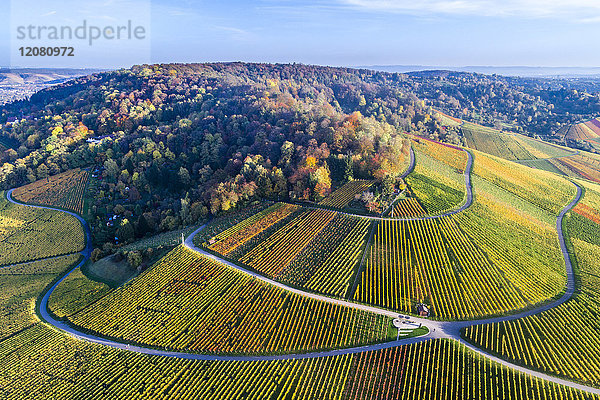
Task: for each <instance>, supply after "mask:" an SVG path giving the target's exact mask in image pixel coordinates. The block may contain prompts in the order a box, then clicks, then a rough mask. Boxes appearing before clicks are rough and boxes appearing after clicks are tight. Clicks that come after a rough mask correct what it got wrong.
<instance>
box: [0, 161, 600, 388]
mask: <svg viewBox="0 0 600 400" xmlns="http://www.w3.org/2000/svg"><path fill="white" fill-rule="evenodd" d="M469 156H470V153H469ZM471 163H472V158H471V156H470V157H469V166H468V168H467V170H468V171H470V168H471V165H470V164H471ZM466 176H468V177H467V178H465V179H467V182H468V183H469V185H468V186H467V187H469V188H470V175H468V174H466ZM575 186H576V187H577V195H576V196H575V198H574V199H573V201H571V203H569V204H568V205H567V206H566V207H564V208H563V210H562V211H561V212H560V214H559V216H558V218H557V221H556V229H557V232H558V236H559V242H560V248H561V251H562V253H563V257H564V259H565V264H566V270H567V287H566V290H565V294H564V295H563V296H562V297H561V298H560V299H559V300H557V301H555V302H552V303H550V304H546V305H544V306H541V307H538V308H535V309H531V310H527V311H524V312H522V313H518V314H514V315H507V316H501V317H496V318H489V319H484V320H477V321H452V322H443V321H433V320H427V319H421V318H416V317H411V320H413V321H415V322H417V323H421V324H423V325H424V326H426V327H427V328H429V333H428V334H427V335H424V336H421V337H416V338H410V339H401V340H397V341H390V342H385V343H379V344H373V345H367V346H360V347H353V348H343V349H337V350H327V351H317V352H310V353H298V354H282V355H254V356H227V355H210V354H193V353H185V352H177V351H168V350H159V349H152V348H147V347H140V346H134V345H128V344H125V343H120V342H116V341H113V340H110V339H105V338H102V337H99V336H95V335H91V334H87V333H84V332H80V331H78V330H76V329H75V328H73V327H72V326H70V325H68V324H67V323H65V322H63V321H59V320H56V319H55V318H53V317H52V316H51V315H50V314H49V313H48V298H49V297H50V295H51V294H52V292H53V291H54V289H55V288H56V287H57V286H58V285H59V284H60V282H62V280H63V279H65V278H66V277H67V276H69V274H70V273H71V272H73V271H74V270H75V269H77V268H79V267H81V266H82V265H83V264H84V263H85V262H86V261H87V259H88V258H89V257H90V254H91V251H90V249H91V240H88V241H87V246H86V249H84V250H83V251H82V254H83V255H84V257H85V259H84V260H83V261H82V262H81V263H80V264H79V265H77V266H76V267H74V268H73V269H72V270H71V271H70V272H69V273H67V274H66V275H65V276H63V277H62V278H61V279H60V280H59V281H58V282H56V283H55V284H54V285H53V286H52V287H51V288H50V289H49V290H48V291H47V292H46V294H45V295H44V297H43V298H42V300H41V302H40V304H39V308H40V314H41V317H42V319H43V320H44V321H46V322H47V323H49V324H50V325H52V326H54V327H55V328H56V329H58V330H60V331H63V332H64V333H67V334H69V335H70V336H72V337H74V338H76V339H80V340H85V341H88V342H91V343H97V344H101V345H104V346H109V347H112V348H116V349H120V350H127V351H134V352H137V353H141V354H149V355H157V356H163V357H174V358H181V359H191V360H208V361H269V360H288V359H307V358H318V357H330V356H336V355H343V354H355V353H360V352H365V351H371V350H381V349H386V348H392V347H397V346H403V345H408V344H413V343H419V342H422V341H425V340H430V339H439V338H447V339H454V340H457V341H459V342H460V343H462V344H464V345H465V346H466V347H468V348H469V349H471V350H472V351H474V352H476V353H478V354H481V355H482V356H484V357H486V358H488V359H490V360H492V361H496V362H498V363H500V364H502V365H504V366H506V367H509V368H511V369H515V370H518V371H521V372H524V373H526V374H529V375H532V376H535V377H538V378H540V379H544V380H547V381H551V382H555V383H558V384H562V385H565V386H569V387H572V388H575V389H579V390H582V391H585V392H588V393H594V394H600V389H597V388H593V387H589V386H585V385H581V384H578V383H574V382H571V381H567V380H565V379H561V378H557V377H555V376H552V375H547V374H544V373H541V372H537V371H533V370H530V369H527V368H525V367H522V366H520V365H517V364H514V363H511V362H509V361H506V360H503V359H501V358H498V357H496V356H494V355H492V354H489V353H487V352H485V351H484V350H482V349H480V348H478V347H475V346H474V345H472V344H470V343H468V342H466V341H465V340H464V339H462V338H461V336H460V330H461V329H462V328H464V327H467V326H472V325H478V324H487V323H492V322H501V321H511V320H514V319H517V318H523V317H526V316H530V315H534V314H538V313H541V312H543V311H547V310H549V309H551V308H554V307H556V306H558V305H560V304H563V303H564V302H566V301H567V300H569V299H570V298H571V297H572V295H573V293H574V289H575V278H574V272H573V266H572V263H571V259H570V256H569V254H568V252H567V247H566V243H565V238H564V233H563V229H562V221H563V218H564V216H565V214H566V213H567V212H569V211H570V210H571V208H573V207H574V206H575V205H576V204H577V202H578V201H579V200H580V199H581V196H582V190H581V187H580V186H578V185H576V184H575ZM11 193H12V191H9V192H8V193H7V198H8V199H9V201H11V202H13V203H17V202H15V201H13V200H12V198H11ZM468 197H471V202H472V194H471V196H468ZM17 204H21V203H17ZM467 204H469V201H467ZM26 206H28V207H36V208H43V209H51V210H58V211H63V212H67V213H68V214H70V215H73V216H75V217H76V218H77V219H79V220H80V221H81V222H82V224H83V225H84V227H85V230H86V234H87V235H88V239H90V238H91V235H90V233H89V226H88V225H87V223H86V222H85V220H83V218H81V217H80V216H78V215H77V214H74V213H71V212H68V211H64V210H59V209H56V208H53V207H43V206H30V205H26ZM464 208H466V207H464ZM457 212H458V211H457ZM205 226H206V225H203V226H201V227H200V228H198V229H197V230H196V231H194V232H193V233H192V234H191V235H190V236H189V237H188V238H187V239H186V240H185V242H184V246H185V247H186V248H188V249H190V250H191V251H195V252H197V253H199V254H202V255H204V256H206V257H208V258H211V259H213V260H215V261H217V262H221V263H223V264H225V265H227V266H228V267H230V268H233V269H235V270H236V271H239V272H240V273H244V274H247V275H250V276H253V277H254V278H256V279H259V280H261V281H263V282H266V283H269V284H272V285H275V286H277V287H280V288H282V289H284V290H288V291H290V292H292V293H296V294H299V295H301V296H305V297H309V298H312V299H315V300H320V301H324V302H328V303H331V304H338V305H343V306H347V307H351V308H355V309H359V310H364V311H369V312H373V313H376V314H379V315H385V316H388V317H396V316H397V315H398V313H396V312H393V311H390V310H384V309H380V308H377V307H372V306H367V305H363V304H357V303H352V302H349V301H345V300H340V299H334V298H330V297H327V296H322V295H318V294H315V293H308V292H304V291H302V290H299V289H296V288H292V287H289V286H287V285H284V284H282V283H280V282H277V281H274V280H272V279H269V278H266V277H264V276H262V275H259V274H257V273H255V272H253V271H248V270H246V269H244V268H242V267H241V266H239V265H236V264H234V263H231V262H229V261H227V260H224V259H221V258H220V257H217V256H215V255H213V254H210V253H208V252H206V251H204V250H202V249H201V248H198V247H197V246H195V245H194V243H193V238H194V236H195V235H196V234H197V233H198V232H200V231H201V230H202V229H204V227H205Z"/></svg>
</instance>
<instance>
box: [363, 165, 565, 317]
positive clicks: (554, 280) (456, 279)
mask: <svg viewBox="0 0 600 400" xmlns="http://www.w3.org/2000/svg"><path fill="white" fill-rule="evenodd" d="M474 188H475V191H476V193H477V196H478V197H477V201H476V202H475V203H474V204H473V205H472V206H471V207H470V208H469V209H467V210H465V211H464V212H462V213H459V214H457V215H455V216H452V217H443V218H439V219H435V220H424V221H382V222H381V223H380V224H379V225H378V227H377V232H376V234H375V237H374V240H373V244H372V246H371V247H370V249H369V256H368V257H367V260H366V268H365V271H364V273H363V274H362V276H361V281H360V285H359V286H358V289H357V291H356V292H355V294H354V299H355V300H357V301H361V302H366V303H369V304H375V305H378V306H381V307H385V308H390V309H394V310H398V311H402V312H414V311H415V306H416V304H417V303H420V302H425V303H427V304H429V305H430V306H431V312H432V314H433V315H434V316H436V317H438V318H443V319H469V318H476V317H480V316H484V315H492V314H498V313H502V312H506V311H510V310H513V309H517V308H523V307H527V306H529V305H531V304H536V303H539V302H541V301H544V300H546V299H548V298H551V297H553V296H555V295H557V294H558V293H559V291H560V290H561V289H562V288H563V287H564V282H565V272H564V263H563V261H562V258H561V254H560V252H559V251H558V249H557V246H556V243H557V240H558V239H557V236H556V232H555V231H554V227H553V224H554V218H555V217H554V216H553V215H552V214H550V213H548V212H546V211H545V210H543V209H540V208H539V207H537V206H535V205H533V204H531V203H529V202H527V201H525V200H523V199H521V198H519V197H517V196H515V195H513V194H512V193H511V192H509V191H506V190H504V189H501V188H499V187H497V186H495V185H493V184H490V183H489V182H488V181H486V180H483V179H481V178H478V177H474Z"/></svg>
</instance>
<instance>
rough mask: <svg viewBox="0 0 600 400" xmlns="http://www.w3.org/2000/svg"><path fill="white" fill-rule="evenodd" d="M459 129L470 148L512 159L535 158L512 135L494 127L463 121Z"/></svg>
mask: <svg viewBox="0 0 600 400" xmlns="http://www.w3.org/2000/svg"><path fill="white" fill-rule="evenodd" d="M461 130H462V132H463V136H464V139H465V145H466V146H467V147H469V148H471V149H474V150H479V151H481V152H484V153H487V154H491V155H494V156H496V157H500V158H504V159H507V160H513V161H514V160H528V159H532V158H536V157H534V156H533V155H532V154H531V153H530V152H529V151H527V150H526V149H525V147H524V146H523V145H522V143H520V142H519V141H517V140H515V139H514V137H513V136H511V135H508V134H505V133H501V132H500V131H498V130H496V129H493V128H488V127H484V126H481V125H476V124H471V123H465V124H464V125H463V126H462V127H461Z"/></svg>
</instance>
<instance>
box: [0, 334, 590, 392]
mask: <svg viewBox="0 0 600 400" xmlns="http://www.w3.org/2000/svg"><path fill="white" fill-rule="evenodd" d="M0 358H1V359H2V362H3V365H4V368H3V369H2V376H1V378H2V379H1V380H0V382H2V383H0V395H1V396H2V397H3V398H11V399H12V398H14V399H29V398H36V399H46V398H47V399H57V398H60V399H79V398H86V399H90V400H94V399H107V398H128V399H148V398H162V399H206V398H211V399H237V398H245V399H273V400H275V399H289V398H297V399H308V398H313V399H334V400H359V399H367V400H368V399H389V400H392V399H393V400H396V399H406V400H412V399H416V400H419V399H434V398H435V399H474V398H477V399H498V398H501V399H507V400H510V399H523V398H527V399H534V400H547V399H561V400H571V399H591V398H594V397H593V396H590V395H586V394H584V393H582V392H579V391H577V390H574V389H571V388H567V387H564V386H559V385H556V384H554V383H550V382H547V381H543V380H540V379H536V378H532V377H529V376H526V375H524V374H522V373H519V372H515V371H514V370H509V369H506V368H504V367H502V366H500V365H498V364H496V363H492V362H490V361H488V360H486V359H483V358H481V357H479V356H477V355H473V354H472V353H471V352H469V351H468V350H466V349H465V348H464V347H463V346H460V345H458V344H456V343H454V342H450V341H445V340H436V341H429V342H424V343H419V344H415V345H409V346H402V347H397V348H394V349H389V350H381V351H373V352H364V353H360V354H356V355H351V354H350V355H343V356H335V357H325V358H316V359H308V360H289V361H257V362H235V361H215V362H207V361H190V360H182V359H172V358H167V357H148V356H144V355H139V354H135V353H130V352H124V351H118V350H113V349H99V348H98V347H97V346H94V345H90V344H85V343H83V342H79V341H73V340H70V339H67V338H65V337H64V336H62V335H60V334H59V333H57V332H55V331H53V330H50V329H48V328H46V327H45V326H43V325H41V324H37V325H35V326H33V327H31V328H29V329H26V330H24V331H23V332H20V333H19V334H17V335H15V336H13V337H11V338H9V339H7V340H6V341H4V342H3V344H2V346H0ZM58 377H60V382H59V384H58V383H57V379H59V378H58Z"/></svg>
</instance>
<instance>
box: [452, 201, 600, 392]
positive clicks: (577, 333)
mask: <svg viewBox="0 0 600 400" xmlns="http://www.w3.org/2000/svg"><path fill="white" fill-rule="evenodd" d="M586 196H587V194H586ZM599 228H600V226H598V225H596V226H595V230H596V232H597V231H598V229H599ZM566 229H567V231H568V233H569V235H571V241H572V245H573V248H574V252H575V257H576V259H577V264H578V266H579V268H580V272H579V285H580V289H579V290H578V291H577V292H576V293H577V294H576V296H575V297H574V298H573V299H572V300H570V301H568V302H567V303H565V304H563V305H561V306H559V307H557V308H554V309H552V310H549V311H546V312H544V313H542V314H539V315H535V316H532V317H528V318H524V319H519V320H516V321H512V322H504V323H498V324H491V325H483V326H482V325H478V326H475V327H471V328H468V329H467V330H466V331H465V334H464V336H465V337H466V338H467V339H468V340H470V341H471V342H473V343H475V344H477V345H478V346H480V347H483V348H485V349H487V350H489V351H491V352H493V353H496V354H498V355H500V356H502V357H504V358H507V359H511V360H516V361H517V362H519V363H521V364H523V365H526V366H528V367H532V368H535V369H538V370H542V371H545V372H548V373H551V374H555V375H560V376H563V377H567V378H568V379H575V380H578V381H584V382H587V383H590V384H594V385H596V386H598V385H600V333H599V332H600V322H599V321H598V317H597V316H598V315H599V314H600V300H599V298H598V290H599V289H600V268H599V267H598V259H599V258H600V245H599V243H589V242H587V241H585V240H582V239H580V238H579V236H580V223H579V220H577V219H573V218H568V219H567V222H566ZM595 241H596V242H597V241H598V238H597V236H596V237H595Z"/></svg>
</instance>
